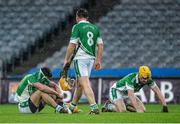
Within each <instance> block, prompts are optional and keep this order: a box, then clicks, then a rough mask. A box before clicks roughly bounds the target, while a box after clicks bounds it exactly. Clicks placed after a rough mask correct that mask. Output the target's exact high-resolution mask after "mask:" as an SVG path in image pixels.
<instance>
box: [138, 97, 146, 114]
mask: <svg viewBox="0 0 180 124" xmlns="http://www.w3.org/2000/svg"><path fill="white" fill-rule="evenodd" d="M136 101H137V104H138V110H139V111H140V112H145V111H146V107H145V106H144V104H143V103H142V101H141V100H140V99H139V98H138V97H137V96H136Z"/></svg>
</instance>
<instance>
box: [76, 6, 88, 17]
mask: <svg viewBox="0 0 180 124" xmlns="http://www.w3.org/2000/svg"><path fill="white" fill-rule="evenodd" d="M76 16H78V17H80V18H88V17H89V14H88V11H87V10H86V9H83V8H80V9H78V10H77V12H76Z"/></svg>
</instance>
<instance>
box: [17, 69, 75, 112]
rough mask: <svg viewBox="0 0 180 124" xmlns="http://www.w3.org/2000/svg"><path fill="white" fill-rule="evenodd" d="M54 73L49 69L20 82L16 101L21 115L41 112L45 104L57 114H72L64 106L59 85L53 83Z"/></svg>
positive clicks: (30, 75) (41, 70)
mask: <svg viewBox="0 0 180 124" xmlns="http://www.w3.org/2000/svg"><path fill="white" fill-rule="evenodd" d="M51 78H52V73H51V71H50V70H49V69H48V68H41V69H40V70H39V71H38V72H36V73H33V74H28V75H26V76H25V77H24V78H23V79H22V80H21V82H20V84H19V86H18V88H17V91H16V97H15V100H16V101H18V102H19V104H18V108H19V111H20V113H37V112H40V111H41V110H42V109H43V108H44V106H45V104H47V105H49V106H51V107H53V108H54V109H55V112H58V113H70V112H71V111H70V110H69V109H68V108H67V107H66V106H65V105H64V104H63V102H62V100H63V95H62V92H61V89H60V88H59V86H58V85H57V84H55V83H54V82H53V81H51Z"/></svg>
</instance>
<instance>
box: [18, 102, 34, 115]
mask: <svg viewBox="0 0 180 124" xmlns="http://www.w3.org/2000/svg"><path fill="white" fill-rule="evenodd" d="M18 108H19V112H20V113H26V114H29V113H32V112H31V110H30V108H29V105H24V103H19V104H18Z"/></svg>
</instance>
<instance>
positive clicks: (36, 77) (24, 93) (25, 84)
mask: <svg viewBox="0 0 180 124" xmlns="http://www.w3.org/2000/svg"><path fill="white" fill-rule="evenodd" d="M37 82H39V83H42V84H44V85H48V84H49V83H50V81H49V80H48V79H47V78H46V77H45V76H44V74H43V72H42V71H41V70H40V71H39V72H36V73H34V74H28V75H26V76H25V77H24V78H23V79H22V80H21V82H20V84H19V86H18V88H17V91H16V96H15V100H16V101H17V102H19V104H18V107H19V110H20V112H23V113H28V112H30V110H29V105H28V99H29V98H30V96H31V94H32V93H34V92H35V91H36V88H35V87H33V84H34V83H37Z"/></svg>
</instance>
